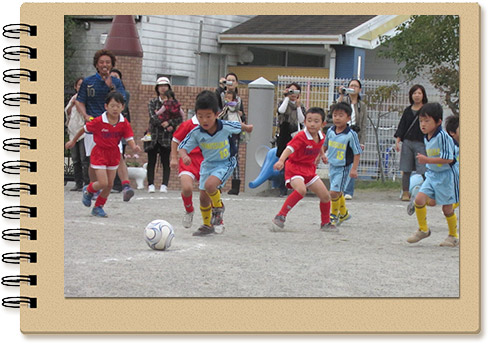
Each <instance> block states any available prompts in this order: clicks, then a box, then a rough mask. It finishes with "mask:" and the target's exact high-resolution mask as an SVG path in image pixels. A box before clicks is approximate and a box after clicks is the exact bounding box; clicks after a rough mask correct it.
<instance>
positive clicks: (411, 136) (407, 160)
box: [395, 84, 428, 201]
mask: <svg viewBox="0 0 490 345" xmlns="http://www.w3.org/2000/svg"><path fill="white" fill-rule="evenodd" d="M408 98H409V100H410V106H408V107H407V108H406V109H405V110H404V111H403V115H402V117H401V119H400V122H399V123H398V129H397V130H396V133H395V138H396V150H397V151H398V152H400V142H403V145H402V146H401V155H400V170H401V171H402V190H403V194H402V200H403V201H410V192H409V188H410V175H411V174H412V171H416V172H417V174H420V175H424V174H425V164H420V163H419V162H418V160H417V154H418V153H421V154H423V155H426V153H425V145H424V134H423V133H422V131H421V130H420V125H419V111H420V109H421V108H422V106H423V105H424V104H426V103H427V102H428V100H427V93H426V92H425V88H424V87H423V86H422V85H418V84H417V85H414V86H412V88H411V89H410V91H409V93H408Z"/></svg>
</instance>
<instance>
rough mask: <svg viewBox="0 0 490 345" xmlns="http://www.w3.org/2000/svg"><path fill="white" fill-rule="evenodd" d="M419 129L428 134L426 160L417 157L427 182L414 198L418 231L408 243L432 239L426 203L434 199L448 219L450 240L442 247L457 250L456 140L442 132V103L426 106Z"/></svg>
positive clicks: (423, 108)
mask: <svg viewBox="0 0 490 345" xmlns="http://www.w3.org/2000/svg"><path fill="white" fill-rule="evenodd" d="M419 121H420V129H421V130H422V133H424V134H425V139H424V142H425V148H426V152H427V156H425V155H422V154H418V155H417V159H418V161H419V163H421V164H426V167H427V171H426V173H425V181H424V183H423V184H422V187H420V190H419V192H418V193H417V196H416V197H415V214H416V215H417V221H418V223H419V229H418V230H417V232H415V233H414V234H413V235H412V236H410V237H409V238H408V239H407V241H408V242H409V243H416V242H418V241H420V240H422V239H424V238H426V237H429V236H430V230H429V227H428V225H427V219H426V217H427V209H426V203H427V202H428V201H429V200H430V199H434V200H435V201H436V203H437V204H439V205H442V212H443V213H444V215H445V216H446V221H447V224H448V228H449V236H448V237H447V238H446V239H445V240H444V241H443V242H442V243H441V244H440V245H441V246H444V247H455V246H457V245H458V244H459V238H458V219H457V217H456V214H455V213H454V208H453V204H455V203H457V202H459V174H458V171H457V169H456V164H455V163H456V159H455V145H454V140H453V138H451V136H449V134H447V133H446V132H445V131H443V130H442V127H441V123H442V106H441V105H440V104H439V103H427V104H425V105H424V106H423V107H422V109H421V110H420V115H419Z"/></svg>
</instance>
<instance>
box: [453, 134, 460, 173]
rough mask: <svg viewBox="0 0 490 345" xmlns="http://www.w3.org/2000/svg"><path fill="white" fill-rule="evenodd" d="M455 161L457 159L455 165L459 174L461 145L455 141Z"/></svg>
mask: <svg viewBox="0 0 490 345" xmlns="http://www.w3.org/2000/svg"><path fill="white" fill-rule="evenodd" d="M454 159H456V163H455V165H456V168H457V169H458V172H459V145H458V143H457V142H456V140H455V141H454Z"/></svg>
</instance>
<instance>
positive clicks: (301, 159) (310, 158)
mask: <svg viewBox="0 0 490 345" xmlns="http://www.w3.org/2000/svg"><path fill="white" fill-rule="evenodd" d="M305 116H306V117H305V129H304V130H303V131H301V132H299V133H298V134H296V135H295V136H294V138H293V139H292V140H291V141H290V142H289V143H288V145H287V147H286V149H285V150H284V151H283V153H282V154H281V157H279V160H278V161H277V162H276V164H274V169H275V170H282V169H283V167H284V165H285V166H286V168H285V172H284V178H285V180H286V187H288V188H292V189H293V190H294V191H293V192H292V193H291V195H289V196H288V198H287V199H286V201H285V202H284V205H283V206H282V208H281V210H280V211H279V213H278V214H277V215H276V217H275V218H274V219H273V220H272V222H273V223H274V224H275V225H276V226H277V227H279V228H281V229H282V228H284V223H285V222H286V216H287V214H288V212H289V211H290V210H291V209H292V208H293V207H294V206H295V205H296V204H297V203H298V202H299V201H300V200H301V199H303V197H304V196H305V195H306V189H307V188H308V189H310V190H311V191H312V192H313V193H315V194H316V195H317V196H318V197H319V198H320V212H321V227H320V230H323V231H326V230H329V229H334V228H335V225H333V224H331V223H330V206H331V202H330V193H329V192H328V189H327V187H325V184H324V183H323V182H322V180H321V179H320V177H319V176H318V175H317V174H316V159H317V157H318V155H319V154H320V153H321V148H322V145H323V142H324V141H325V135H324V134H323V133H322V132H321V129H322V128H323V126H324V125H325V112H324V111H323V109H322V108H316V107H315V108H310V109H309V110H308V111H307V112H306V115H305ZM286 159H288V160H287V162H286Z"/></svg>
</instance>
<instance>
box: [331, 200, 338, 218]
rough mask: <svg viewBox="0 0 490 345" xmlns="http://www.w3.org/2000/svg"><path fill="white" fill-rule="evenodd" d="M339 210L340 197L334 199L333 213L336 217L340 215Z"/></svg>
mask: <svg viewBox="0 0 490 345" xmlns="http://www.w3.org/2000/svg"><path fill="white" fill-rule="evenodd" d="M339 208H340V197H338V198H337V199H333V198H332V211H331V212H332V214H333V215H334V216H338V215H339Z"/></svg>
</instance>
